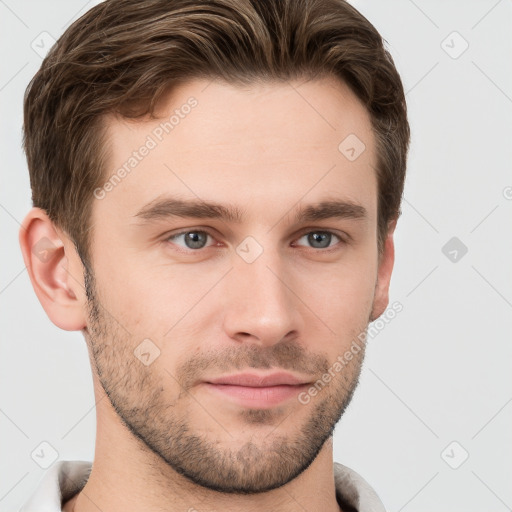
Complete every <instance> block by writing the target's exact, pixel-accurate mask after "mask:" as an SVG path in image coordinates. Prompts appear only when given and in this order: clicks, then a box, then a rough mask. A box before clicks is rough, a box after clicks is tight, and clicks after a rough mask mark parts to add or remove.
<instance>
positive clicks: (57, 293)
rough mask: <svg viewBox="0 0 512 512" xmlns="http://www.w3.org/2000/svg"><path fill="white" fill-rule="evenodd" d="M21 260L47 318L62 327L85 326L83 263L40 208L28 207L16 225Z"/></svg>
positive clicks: (63, 235) (68, 240) (72, 328)
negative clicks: (19, 222) (17, 225)
mask: <svg viewBox="0 0 512 512" xmlns="http://www.w3.org/2000/svg"><path fill="white" fill-rule="evenodd" d="M19 242H20V246H21V252H22V254H23V260H24V262H25V266H26V267H27V271H28V274H29V277H30V281H31V282H32V286H33V288H34V291H35V292H36V295H37V298H38V299H39V302H40V303H41V305H42V306H43V308H44V310H45V311H46V314H47V315H48V317H49V318H50V320H51V321H52V322H53V323H54V324H55V325H56V326H57V327H60V328H61V329H64V330H66V331H78V330H82V329H83V328H84V327H85V326H86V314H85V312H86V308H85V306H86V304H87V301H86V294H85V289H84V277H83V265H82V262H81V260H80V258H79V256H78V254H77V252H76V249H75V246H74V244H73V243H72V241H71V240H70V239H69V237H67V236H66V235H65V234H64V233H63V232H62V231H61V230H59V229H58V228H56V227H55V226H54V224H53V222H52V221H51V220H50V218H49V217H48V215H47V214H46V213H45V211H44V210H42V209H41V208H32V209H31V210H30V212H29V213H28V214H27V216H26V217H25V219H24V220H23V223H22V225H21V228H20V232H19Z"/></svg>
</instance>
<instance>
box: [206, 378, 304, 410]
mask: <svg viewBox="0 0 512 512" xmlns="http://www.w3.org/2000/svg"><path fill="white" fill-rule="evenodd" d="M203 384H204V386H205V387H206V389H207V390H209V391H210V392H211V393H213V394H214V395H216V396H218V397H222V398H224V400H226V399H227V400H229V401H230V402H233V403H236V404H238V405H241V406H243V407H251V408H258V409H267V408H270V407H274V406H276V405H278V404H281V403H283V402H285V401H287V400H290V399H292V398H294V397H297V395H298V394H299V393H300V392H301V391H303V390H304V389H306V388H307V387H308V386H310V385H311V381H310V380H307V379H302V378H300V377H296V376H294V375H292V374H290V373H286V372H277V373H272V374H266V375H258V374H254V373H240V374H236V375H228V376H224V377H219V378H215V379H209V380H207V381H204V382H203Z"/></svg>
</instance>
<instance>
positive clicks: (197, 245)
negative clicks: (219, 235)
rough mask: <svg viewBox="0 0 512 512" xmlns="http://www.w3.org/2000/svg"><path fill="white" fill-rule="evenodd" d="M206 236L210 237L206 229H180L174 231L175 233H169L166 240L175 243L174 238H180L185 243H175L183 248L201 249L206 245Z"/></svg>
mask: <svg viewBox="0 0 512 512" xmlns="http://www.w3.org/2000/svg"><path fill="white" fill-rule="evenodd" d="M208 237H210V238H212V237H211V236H210V234H209V233H207V232H206V231H198V230H191V231H182V232H181V233H176V234H175V235H171V236H170V237H168V238H166V242H171V241H172V242H173V243H176V240H179V239H180V238H182V239H183V243H184V244H185V245H181V244H179V243H177V244H176V245H178V246H181V247H184V248H185V249H203V248H204V247H205V245H206V242H207V240H208Z"/></svg>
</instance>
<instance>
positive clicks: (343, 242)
mask: <svg viewBox="0 0 512 512" xmlns="http://www.w3.org/2000/svg"><path fill="white" fill-rule="evenodd" d="M308 229H310V228H308ZM187 233H205V234H206V235H208V236H210V237H211V238H213V239H214V240H215V237H214V236H213V235H212V234H211V233H210V232H209V231H208V230H206V229H187V230H184V231H180V232H179V233H173V234H172V235H170V236H167V237H166V238H165V239H164V242H171V243H172V240H175V239H176V238H178V237H179V236H182V235H185V234H187ZM311 233H327V234H329V235H332V236H334V237H336V238H338V239H339V242H338V243H337V244H334V245H333V246H331V247H326V248H320V249H318V248H315V247H309V249H311V250H313V251H315V252H330V251H332V250H336V249H337V248H338V246H339V245H345V244H346V243H347V241H346V240H345V238H343V237H342V236H341V235H339V234H337V233H335V232H334V231H330V230H328V229H310V230H309V231H305V232H302V233H301V234H300V235H299V237H298V238H297V240H299V239H301V238H303V237H304V236H306V235H309V234H311ZM347 236H348V235H347ZM179 247H180V249H179V250H180V251H182V252H186V253H199V252H201V251H203V250H206V249H208V247H212V246H206V247H201V248H200V249H189V248H186V247H181V246H179ZM301 247H304V246H301Z"/></svg>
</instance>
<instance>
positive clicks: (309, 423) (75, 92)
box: [20, 0, 409, 512]
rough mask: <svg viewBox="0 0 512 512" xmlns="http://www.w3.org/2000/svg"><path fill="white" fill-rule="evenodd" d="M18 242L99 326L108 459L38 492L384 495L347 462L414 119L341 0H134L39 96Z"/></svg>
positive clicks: (97, 21) (387, 64)
mask: <svg viewBox="0 0 512 512" xmlns="http://www.w3.org/2000/svg"><path fill="white" fill-rule="evenodd" d="M24 131H25V150H26V153H27V159H28V166H29V170H30V177H31V187H32V193H33V203H34V208H33V209H32V210H31V211H30V212H29V214H28V215H27V217H26V218H25V220H24V222H23V226H22V229H21V230H20V244H21V248H22V252H23V257H24V261H25V264H26V266H27V269H28V271H29V275H30V279H31V282H32V284H33V286H34V290H35V292H36V294H37V296H38V298H39V300H40V302H41V304H42V306H43V307H44V309H45V311H46V313H47V314H48V316H49V318H50V319H51V321H52V322H53V323H55V324H56V325H57V326H58V327H60V328H62V329H65V330H81V331H82V332H83V334H84V337H85V340H86V343H87V347H88V350H89V356H90V361H91V366H92V373H93V383H94V391H95V396H96V405H97V406H96V414H97V432H96V450H95V457H94V461H93V464H92V467H91V463H88V462H85V461H60V462H58V463H56V464H55V465H54V466H53V467H52V468H51V469H50V470H49V471H48V473H47V474H46V475H45V477H44V479H43V481H42V482H41V483H40V486H39V487H38V489H37V490H36V492H35V493H34V495H33V496H32V497H31V498H30V500H29V501H28V502H27V503H26V504H25V506H24V507H22V509H21V510H22V511H24V512H29V511H32V510H36V509H41V508H44V509H45V510H51V511H54V510H55V511H57V510H64V511H66V512H92V511H97V510H98V509H99V510H103V511H109V512H117V511H123V512H126V511H131V510H133V511H135V510H137V511H138V510H166V511H177V510H188V511H195V510H197V511H213V510H222V511H226V512H228V511H235V510H236V511H242V510H265V511H267V510H268V511H283V512H285V511H292V510H293V511H296V510H309V511H318V510H322V511H323V512H334V511H339V510H342V511H344V512H345V511H353V510H359V511H370V510H371V511H380V510H384V507H383V505H382V503H381V501H380V500H379V498H378V496H377V494H376V493H375V492H374V491H373V490H372V488H371V487H370V486H369V484H368V483H366V482H365V480H364V479H363V478H362V477H360V476H359V475H358V474H357V473H355V472H354V471H352V470H351V469H349V468H347V467H345V466H343V465H341V464H339V463H333V454H332V434H333V431H334V427H335V425H336V423H337V422H338V420H339V419H340V417H341V416H342V414H343V412H344V410H345V409H346V407H347V405H348V404H349V402H350V399H351V397H352V395H353V392H354V390H355V388H356V386H357V382H358V377H359V373H360V369H361V365H362V362H363V357H364V351H365V344H364V340H365V333H366V329H367V326H368V323H369V322H370V321H372V320H375V319H376V318H378V317H379V316H380V315H381V314H382V313H383V312H384V311H385V309H386V307H387V305H388V289H389V283H390V278H391V273H392V268H393V262H394V246H393V233H394V229H395V226H396V221H397V219H398V217H399V214H400V209H399V208H400V201H401V195H402V191H403V184H404V177H405V168H406V155H407V150H408V144H409V126H408V122H407V115H406V105H405V99H404V93H403V88H402V84H401V81H400V77H399V75H398V73H397V71H396V69H395V67H394V65H393V61H392V59H391V57H390V56H389V54H388V52H387V51H386V50H385V49H384V47H383V42H382V38H381V37H380V36H379V34H378V33H377V32H376V30H375V28H374V27H373V26H372V25H371V24H370V23H369V22H368V20H366V19H365V18H364V17H363V16H362V15H361V14H360V13H358V12H357V11H356V10H355V9H354V8H353V7H351V6H350V5H349V4H347V3H345V2H344V1H343V0H303V1H300V2H297V1H296V0H272V1H271V0H267V1H261V0H259V1H256V0H243V1H241V0H212V1H208V2H199V1H197V0H173V1H164V0H153V1H139V0H137V1H135V0H113V1H108V0H107V1H106V2H105V3H102V4H100V5H98V6H96V7H94V8H93V9H91V10H90V11H89V12H88V13H86V14H85V15H84V16H83V17H82V18H80V19H79V20H78V21H77V22H76V23H74V24H73V25H72V26H71V27H70V28H69V29H68V30H67V31H66V32H65V33H64V35H63V36H62V37H61V38H60V39H59V41H58V43H57V45H56V46H55V47H54V48H52V50H51V51H50V53H49V55H48V57H47V58H46V59H45V61H44V62H43V64H42V66H41V69H40V70H39V71H38V73H37V74H36V76H35V77H34V79H33V80H32V82H31V84H30V85H29V87H28V90H27V93H26V97H25V123H24Z"/></svg>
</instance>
